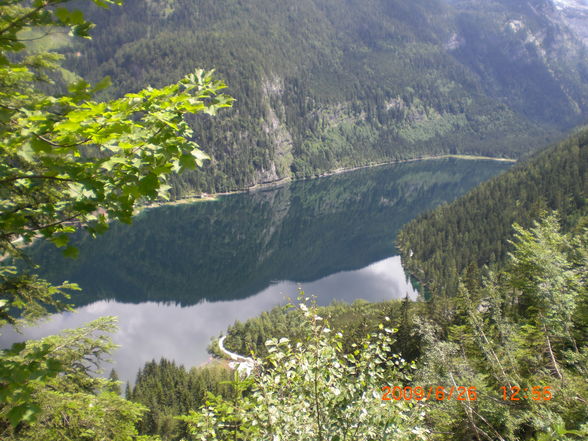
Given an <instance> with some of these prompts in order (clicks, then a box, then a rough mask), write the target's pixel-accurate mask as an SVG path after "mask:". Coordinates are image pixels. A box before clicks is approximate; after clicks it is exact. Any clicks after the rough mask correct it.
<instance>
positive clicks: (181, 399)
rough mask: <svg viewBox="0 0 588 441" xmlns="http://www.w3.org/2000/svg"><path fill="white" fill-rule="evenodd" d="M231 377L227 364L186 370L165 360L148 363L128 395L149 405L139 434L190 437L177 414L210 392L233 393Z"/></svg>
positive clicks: (193, 405)
mask: <svg viewBox="0 0 588 441" xmlns="http://www.w3.org/2000/svg"><path fill="white" fill-rule="evenodd" d="M232 379H233V373H232V372H231V370H230V369H229V368H228V367H227V366H226V365H224V364H220V363H211V364H209V365H206V366H203V367H198V368H191V369H186V368H184V367H183V366H177V365H176V364H175V363H174V362H170V361H167V360H165V359H162V360H160V361H159V362H155V361H152V362H149V363H147V364H145V366H144V367H143V368H142V369H141V370H140V371H139V372H138V373H137V379H136V381H135V385H134V386H133V388H132V389H129V392H128V394H127V397H126V398H127V399H128V400H131V401H133V402H136V403H140V404H143V405H144V406H146V407H148V408H149V411H148V412H147V413H146V414H145V415H144V417H143V418H142V420H141V422H140V423H139V424H138V425H137V427H138V430H139V432H140V433H142V434H149V435H159V436H161V437H162V438H163V439H165V440H177V439H181V438H185V437H186V436H188V431H187V427H186V424H183V423H181V422H180V421H179V420H178V419H177V418H176V416H177V415H182V414H185V413H188V412H189V411H190V410H191V409H198V408H200V407H201V406H202V405H203V404H204V403H205V401H206V397H207V394H209V393H213V394H215V395H221V396H223V397H229V396H231V395H232V389H231V386H230V385H229V384H226V383H227V382H229V381H230V380H232Z"/></svg>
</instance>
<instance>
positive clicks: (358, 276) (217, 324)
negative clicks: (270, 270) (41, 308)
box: [0, 256, 417, 381]
mask: <svg viewBox="0 0 588 441" xmlns="http://www.w3.org/2000/svg"><path fill="white" fill-rule="evenodd" d="M299 286H300V288H301V289H303V290H304V291H305V293H306V294H308V295H316V296H317V298H318V302H319V303H320V304H322V305H325V304H329V303H330V302H331V301H332V300H334V299H338V300H344V301H348V302H351V301H353V300H355V299H357V298H362V299H365V300H369V301H380V300H388V299H394V298H402V297H404V296H405V295H406V294H407V293H408V294H409V296H410V297H411V298H413V299H414V298H416V296H417V293H416V291H415V290H414V288H413V287H412V286H411V285H410V282H409V281H407V279H406V276H405V273H404V270H403V269H402V265H401V263H400V257H399V256H395V257H391V258H388V259H384V260H382V261H379V262H376V263H373V264H371V265H369V266H367V267H365V268H362V269H360V270H356V271H344V272H340V273H337V274H333V275H330V276H328V277H324V278H322V279H320V280H317V281H315V282H310V283H305V284H303V285H298V284H297V283H295V282H291V281H281V282H274V283H272V284H271V285H270V286H269V287H268V288H266V289H264V290H263V291H261V292H259V293H258V294H256V295H254V296H251V297H248V298H246V299H241V300H233V301H218V302H208V301H203V302H201V303H199V304H197V305H193V306H189V307H181V306H179V305H177V304H170V303H167V304H166V303H155V302H145V303H141V304H129V303H120V302H116V301H109V300H103V301H98V302H95V303H92V304H90V305H87V306H84V307H80V308H78V309H77V310H76V311H75V312H65V313H62V314H54V315H52V316H51V318H50V319H49V320H48V321H46V322H43V323H42V324H40V325H39V326H37V327H35V328H29V329H26V330H25V331H24V333H23V334H22V335H21V334H17V333H15V332H14V331H12V330H4V332H3V335H2V336H1V337H0V342H1V343H2V344H3V345H7V344H10V343H13V342H16V341H21V340H23V339H38V338H42V337H45V336H48V335H52V334H56V333H58V332H60V331H61V330H63V329H71V328H76V327H79V326H82V325H83V324H84V323H87V322H90V321H92V320H95V319H97V318H98V317H102V316H117V317H118V321H119V330H118V332H117V333H116V334H115V335H114V341H115V343H116V344H118V345H120V346H121V348H122V350H117V351H115V353H114V354H113V359H114V362H115V363H114V366H115V368H116V370H117V372H118V374H119V376H120V378H121V379H123V380H125V381H126V380H130V381H133V380H134V377H135V375H136V373H137V370H138V369H139V368H141V367H142V366H143V365H144V364H145V363H146V362H148V361H151V360H152V359H159V358H161V357H164V358H167V359H171V360H175V361H176V362H177V363H179V364H183V365H185V366H196V365H198V364H201V363H203V362H205V361H207V359H208V358H209V356H208V354H207V352H206V348H207V346H208V344H209V342H210V339H211V338H213V337H215V336H218V335H219V334H221V333H222V332H224V331H225V330H226V329H227V327H228V326H229V325H231V324H233V323H234V322H235V321H236V320H240V321H245V320H247V319H249V318H251V317H255V316H256V315H258V314H259V313H261V312H262V311H267V310H269V309H271V308H273V307H274V306H277V305H280V304H284V303H286V302H287V298H288V297H291V298H295V297H296V295H297V292H298V287H299ZM109 369H110V366H105V370H106V371H108V370H109Z"/></svg>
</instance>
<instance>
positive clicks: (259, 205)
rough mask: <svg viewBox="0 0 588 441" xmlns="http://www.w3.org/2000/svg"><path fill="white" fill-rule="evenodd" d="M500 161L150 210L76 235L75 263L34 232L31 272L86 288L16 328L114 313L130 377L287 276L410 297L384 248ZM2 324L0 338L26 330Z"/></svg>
mask: <svg viewBox="0 0 588 441" xmlns="http://www.w3.org/2000/svg"><path fill="white" fill-rule="evenodd" d="M508 166H509V165H508V164H505V163H499V162H492V161H464V160H455V159H448V160H438V161H425V162H418V163H410V164H400V165H395V166H390V167H379V168H374V169H364V170H359V171H356V172H353V173H347V174H343V175H337V176H332V177H329V178H323V179H319V180H312V181H306V182H299V183H295V184H292V185H288V186H284V187H282V188H277V189H271V190H265V191H259V192H254V193H249V194H241V195H234V196H230V197H225V198H222V199H221V200H220V201H218V202H206V203H197V204H192V205H180V206H166V207H161V208H157V209H152V210H148V211H146V212H144V213H142V214H141V215H140V216H139V217H138V218H137V219H136V221H135V222H134V223H133V225H130V226H127V225H119V224H115V225H113V226H112V227H111V229H110V230H109V232H108V233H107V234H105V235H104V236H102V237H100V238H99V239H97V240H91V239H90V238H88V237H85V236H84V235H80V236H79V237H78V238H77V239H76V244H77V246H78V247H79V249H80V257H79V258H78V259H77V260H66V259H64V258H63V257H62V256H61V255H60V254H59V252H57V251H56V250H55V249H54V248H53V247H52V246H49V245H47V244H44V243H41V242H39V243H38V244H37V245H36V246H35V248H34V249H33V250H32V257H33V260H34V261H35V262H36V263H38V264H40V265H41V268H43V271H44V272H43V273H42V275H43V276H44V277H46V278H48V279H50V280H53V281H54V282H57V283H59V282H62V281H63V280H69V281H73V282H77V283H79V284H80V286H81V287H82V288H83V290H84V291H83V295H76V296H75V297H74V300H75V302H76V305H78V309H77V312H76V313H74V314H72V313H64V314H59V315H56V316H54V317H53V318H52V320H51V321H50V322H47V323H45V324H42V325H40V326H38V327H37V328H34V329H29V330H26V332H25V334H24V338H39V337H42V336H46V335H50V334H53V333H56V332H58V331H60V330H61V329H65V328H73V327H76V326H79V325H81V324H82V323H86V322H88V321H90V320H92V319H94V318H97V317H100V316H103V315H116V316H118V317H119V323H120V331H119V332H118V333H117V334H116V336H115V341H116V343H118V344H120V345H121V346H122V348H123V349H121V350H119V351H118V352H117V353H116V354H115V356H114V358H115V360H116V368H117V371H118V372H119V375H120V376H121V378H122V379H125V380H128V379H132V378H133V377H134V376H135V373H136V371H137V369H138V368H139V367H141V366H142V365H143V364H144V362H146V361H149V360H151V359H153V358H159V357H166V358H170V359H173V360H176V361H177V362H179V363H184V364H186V365H195V364H199V363H202V362H204V361H206V359H207V357H208V355H207V353H206V347H207V345H208V343H209V342H210V338H211V337H213V336H216V335H218V334H219V333H221V332H222V331H224V330H225V329H226V328H227V326H228V325H230V324H232V323H233V322H234V321H235V320H246V319H247V318H249V317H253V316H255V315H257V314H259V313H260V312H261V311H265V310H268V309H270V308H271V307H273V306H275V305H277V304H280V303H282V302H283V299H284V297H285V296H292V297H295V295H296V293H297V287H298V284H301V285H302V288H303V289H304V290H305V291H306V292H307V293H308V294H313V295H317V296H318V299H319V303H321V304H328V303H330V302H331V301H332V300H333V299H340V300H345V301H349V302H351V301H353V300H355V299H358V298H363V299H366V300H370V301H377V300H386V299H391V298H400V297H404V296H406V295H407V294H408V295H409V296H410V297H411V298H414V297H415V296H416V293H415V291H414V290H413V288H412V287H411V285H410V283H408V282H407V280H406V276H405V274H404V271H403V270H402V265H401V262H400V258H399V257H397V256H396V257H392V256H395V255H396V254H397V252H396V251H395V249H394V238H395V236H396V233H397V231H398V229H399V228H400V227H402V225H404V224H405V223H406V222H408V221H410V220H411V219H413V218H414V217H415V216H417V215H418V214H420V213H422V212H424V211H426V210H429V209H431V208H433V207H434V206H436V205H438V204H440V203H443V202H446V201H450V200H453V199H455V198H456V197H458V196H459V195H461V194H463V193H465V192H466V191H467V190H469V189H470V188H472V187H473V186H475V185H476V184H478V183H480V182H481V181H484V180H487V179H489V178H491V177H492V176H495V175H496V174H498V173H500V172H501V171H504V170H506V169H507V168H508ZM276 281H279V282H276ZM3 333H4V335H2V336H0V345H7V344H9V343H11V342H14V341H17V340H22V339H23V336H19V335H15V334H14V333H12V332H11V331H6V330H4V331H3Z"/></svg>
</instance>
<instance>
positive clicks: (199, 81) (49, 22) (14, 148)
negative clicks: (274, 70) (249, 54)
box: [0, 0, 232, 439]
mask: <svg viewBox="0 0 588 441" xmlns="http://www.w3.org/2000/svg"><path fill="white" fill-rule="evenodd" d="M92 2H93V3H95V4H96V5H98V6H102V7H107V6H109V5H111V4H120V3H121V2H120V1H119V0H115V1H112V0H92ZM66 3H68V0H31V1H29V0H8V1H3V2H1V3H0V292H1V298H0V326H2V325H5V324H11V325H14V326H18V325H19V324H21V323H22V322H23V321H29V322H30V321H31V320H34V319H36V318H39V317H42V316H43V315H46V314H47V310H48V308H52V309H53V310H64V309H67V304H66V301H67V299H68V298H69V297H68V296H69V294H68V292H69V291H71V290H74V289H78V288H77V286H76V285H75V284H71V283H68V282H64V283H63V284H61V285H59V286H53V285H51V284H50V283H48V282H47V281H44V280H42V279H40V278H39V277H37V276H35V275H31V274H30V273H29V271H28V270H27V265H21V267H19V266H18V265H17V264H18V261H19V260H24V261H25V263H26V264H28V267H30V266H31V265H30V262H29V261H28V260H27V259H26V255H25V252H24V248H23V246H26V245H28V244H30V243H31V242H32V241H33V240H34V239H36V238H37V237H44V238H46V239H48V240H50V241H51V242H52V243H53V244H55V245H56V246H57V247H64V248H65V250H64V253H65V254H66V255H69V256H72V257H74V256H75V255H76V253H77V250H76V249H75V248H74V247H71V246H69V235H70V234H71V233H73V232H75V231H76V229H77V228H78V227H80V226H82V227H83V228H85V229H86V230H87V231H88V232H89V233H91V234H92V235H96V234H100V233H102V232H104V231H105V230H106V229H107V228H108V222H110V221H113V220H119V221H122V222H130V221H131V218H132V216H133V214H134V210H135V208H136V206H137V204H139V203H140V202H141V201H143V200H145V199H146V200H153V199H158V198H166V197H167V195H168V190H169V189H170V185H168V178H169V176H170V175H171V174H172V173H181V172H182V171H184V170H188V169H194V168H196V167H197V166H201V165H202V163H203V161H204V160H206V159H209V158H208V156H207V155H206V154H205V153H204V152H203V151H202V150H200V148H199V146H198V145H197V144H196V142H195V141H194V140H193V136H194V133H193V131H192V129H191V128H190V126H189V125H188V123H187V122H186V120H185V115H186V114H188V113H194V114H197V113H205V114H210V115H214V114H215V113H216V111H217V110H218V109H221V108H223V107H229V106H230V105H231V103H232V98H230V97H228V96H226V95H224V94H222V93H220V91H221V90H222V89H223V88H225V87H226V86H225V84H224V83H223V82H222V81H218V80H215V79H214V78H213V72H212V71H204V70H196V71H195V72H194V73H191V74H189V75H187V76H185V77H184V78H182V79H181V80H180V81H178V82H177V83H175V84H171V85H169V86H165V87H162V88H158V89H156V88H151V87H149V88H146V89H144V90H141V91H139V92H137V93H132V94H126V95H124V96H123V97H121V98H118V99H114V100H110V101H97V100H94V99H93V95H94V94H95V93H96V92H97V91H99V90H101V89H102V88H104V87H106V86H108V84H109V79H108V78H106V79H104V80H103V81H101V82H100V83H98V84H97V85H96V86H91V85H90V84H88V83H87V82H85V81H83V80H79V81H75V82H72V83H68V82H67V80H66V76H65V75H63V72H64V70H63V69H62V68H61V66H60V61H61V60H62V59H63V56H62V55H61V54H58V53H54V52H35V51H32V50H29V48H27V46H26V39H24V38H21V37H22V35H23V34H24V33H26V32H29V31H31V30H33V31H41V32H45V33H47V34H49V33H50V30H51V29H69V32H70V35H71V36H77V37H83V38H89V30H90V29H91V28H92V26H93V25H92V23H90V22H89V21H87V20H86V19H85V18H84V15H83V13H82V12H81V11H79V10H69V9H67V8H65V7H63V5H65V4H66ZM61 76H63V78H60V77H61ZM47 91H53V92H52V93H49V92H47ZM23 268H24V269H23ZM93 341H96V342H98V344H99V345H98V346H97V347H96V348H88V351H89V352H88V353H86V354H85V355H84V356H81V358H77V359H76V358H75V357H74V358H71V357H70V358H68V357H66V358H57V359H55V358H54V357H51V355H50V354H49V353H48V352H47V350H48V348H51V347H52V346H51V345H49V346H47V345H46V344H43V345H41V346H39V345H37V344H35V343H33V342H28V343H26V344H19V345H15V346H13V347H12V348H11V349H10V350H3V351H1V352H0V388H1V390H2V394H1V395H0V398H1V400H0V427H1V429H2V430H3V432H4V433H3V435H2V438H3V439H4V438H5V437H8V436H17V435H18V434H19V433H22V432H23V430H25V429H26V427H29V428H31V431H30V433H28V434H27V435H26V436H25V438H26V439H74V438H75V439H81V438H80V437H81V436H82V435H80V434H81V433H83V434H84V435H83V437H84V439H129V438H130V437H131V436H132V434H131V432H128V431H126V429H125V430H121V431H120V433H116V434H114V433H113V434H110V433H107V432H104V433H103V432H102V429H101V428H100V427H99V425H100V417H99V415H100V412H99V411H98V410H100V409H101V406H102V404H104V405H106V404H108V403H110V404H112V405H114V403H115V401H117V400H119V401H121V400H122V399H120V398H115V397H112V399H106V401H104V403H103V401H102V398H103V397H104V396H105V395H103V394H102V395H93V394H92V393H93V392H96V391H97V390H99V389H96V388H91V389H84V390H83V391H78V390H73V391H72V390H70V389H69V387H70V386H71V385H70V384H68V383H67V382H63V381H61V380H63V379H64V378H69V373H68V372H69V371H70V370H71V369H72V368H80V367H81V365H80V363H82V364H83V363H85V362H84V360H87V357H93V356H94V355H95V354H96V351H98V352H100V351H102V350H103V349H104V348H103V347H102V346H100V345H101V344H102V342H101V340H100V339H98V340H93ZM72 344H73V345H74V346H75V344H74V343H72ZM71 347H73V346H71V345H70V348H71ZM81 372H82V373H81V374H80V375H82V377H84V378H85V381H86V380H87V381H90V382H91V379H90V376H89V374H88V372H86V371H84V370H82V371H81ZM81 393H87V395H83V396H82V395H79V394H81ZM51 394H53V395H51ZM55 394H57V395H55ZM63 394H71V396H70V397H69V399H63V400H62V401H60V400H61V399H62V398H63ZM49 395H51V398H49ZM123 401H124V400H122V401H121V403H119V404H120V406H119V408H120V409H123V408H124V410H121V412H127V413H128V414H127V416H128V418H127V420H125V421H127V422H128V423H129V424H131V426H130V427H132V426H133V424H132V421H135V420H136V419H137V418H138V416H139V414H140V413H141V412H142V410H141V409H140V406H135V405H131V403H127V404H125V403H123ZM43 403H45V405H46V406H45V407H43V406H44V404H43ZM60 406H61V407H60ZM93 406H94V410H95V411H92V410H91V409H90V408H92V407H93ZM125 406H126V407H125ZM129 406H130V407H129ZM133 406H135V407H133ZM76 407H77V408H78V409H79V410H80V412H81V411H82V410H84V411H85V412H87V414H86V415H85V416H84V418H83V419H84V420H85V421H86V423H83V424H82V422H81V420H79V419H77V418H78V417H77V416H76V417H75V418H74V417H72V419H71V420H70V421H69V423H68V422H65V420H62V419H60V418H61V416H60V415H62V414H63V413H64V412H66V411H67V409H69V410H72V409H74V408H76ZM48 412H49V413H48ZM66 413H67V412H66ZM39 414H41V415H44V420H43V421H44V422H43V423H42V424H41V423H39V424H37V425H33V426H26V427H25V428H23V425H24V424H25V423H26V424H29V425H30V424H31V423H34V420H35V417H36V416H37V415H39ZM63 418H65V417H63ZM68 418H69V417H68ZM109 418H110V416H109ZM73 421H79V422H80V424H79V425H78V426H76V425H75V424H74V423H73ZM60 424H61V425H63V426H64V427H61V428H58V426H59V425H60ZM125 424H127V423H125ZM33 427H34V429H33ZM11 428H12V429H11ZM41 428H47V430H52V431H53V432H51V434H49V433H47V432H44V431H43V430H41ZM11 430H12V432H11ZM129 430H130V429H129ZM133 430H134V429H133ZM76 431H77V432H76ZM40 434H44V435H40ZM43 436H44V438H43ZM39 437H41V438H39Z"/></svg>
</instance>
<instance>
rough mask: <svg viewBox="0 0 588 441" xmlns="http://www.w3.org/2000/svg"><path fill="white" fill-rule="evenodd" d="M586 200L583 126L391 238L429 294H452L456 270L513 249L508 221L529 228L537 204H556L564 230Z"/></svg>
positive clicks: (587, 149) (587, 148)
mask: <svg viewBox="0 0 588 441" xmlns="http://www.w3.org/2000/svg"><path fill="white" fill-rule="evenodd" d="M587 201H588V131H587V130H586V129H583V130H581V131H579V132H578V133H577V134H574V135H572V136H571V137H570V138H569V139H567V140H565V141H563V142H562V143H560V144H559V145H557V146H554V147H551V148H549V149H547V150H545V151H543V152H541V153H540V154H537V155H535V156H534V157H531V158H529V159H528V160H526V161H525V162H522V163H519V164H517V165H516V166H514V167H513V168H512V169H511V170H509V171H508V172H507V173H505V174H503V175H501V176H498V177H496V178H494V179H493V180H491V181H489V182H486V183H484V184H482V185H480V186H479V187H477V188H475V189H474V190H472V191H471V192H470V193H469V194H467V195H465V196H463V197H462V198H460V199H458V200H456V201H455V202H453V203H451V204H447V205H442V206H440V207H438V208H437V209H435V210H433V211H431V212H429V213H425V214H423V215H421V216H419V217H418V218H416V219H414V220H413V221H411V222H410V223H408V224H407V225H406V226H404V227H403V229H402V230H401V231H400V233H399V234H398V236H397V243H398V247H399V249H400V250H401V254H402V260H403V264H404V265H405V268H407V269H408V270H409V271H410V272H411V273H412V274H413V275H415V276H416V277H417V278H418V279H419V280H420V281H421V282H422V283H423V284H424V285H425V286H426V289H427V290H428V293H429V294H431V295H432V296H433V297H434V296H439V295H454V294H455V293H457V287H458V279H459V276H464V275H465V273H466V272H468V273H469V274H470V276H471V275H473V274H474V273H476V272H478V269H479V268H482V267H483V266H484V265H494V264H497V265H501V264H503V263H504V262H505V260H506V258H507V256H508V252H509V251H510V250H511V249H512V245H511V244H509V243H508V239H509V238H510V237H511V234H512V224H514V223H518V224H520V225H522V226H523V227H525V228H529V227H530V226H531V225H532V221H533V220H534V219H537V218H538V217H540V216H541V215H542V213H544V211H546V210H547V211H549V210H557V211H558V212H559V213H560V215H561V217H562V220H563V225H564V228H565V229H566V230H571V229H572V228H573V227H574V225H575V224H576V223H577V222H578V219H579V218H580V217H581V216H582V215H585V214H586V213H588V211H587V209H588V204H587ZM478 274H479V273H478ZM553 282H554V283H555V280H554V281H553Z"/></svg>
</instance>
